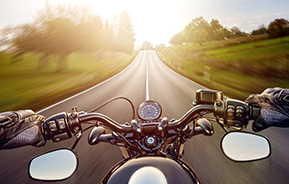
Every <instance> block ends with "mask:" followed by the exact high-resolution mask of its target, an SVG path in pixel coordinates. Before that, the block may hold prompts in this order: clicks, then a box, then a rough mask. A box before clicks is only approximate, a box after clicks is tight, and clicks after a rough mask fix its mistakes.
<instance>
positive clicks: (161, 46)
mask: <svg viewBox="0 0 289 184" xmlns="http://www.w3.org/2000/svg"><path fill="white" fill-rule="evenodd" d="M163 48H166V44H164V43H160V44H158V45H156V46H155V50H161V49H163Z"/></svg>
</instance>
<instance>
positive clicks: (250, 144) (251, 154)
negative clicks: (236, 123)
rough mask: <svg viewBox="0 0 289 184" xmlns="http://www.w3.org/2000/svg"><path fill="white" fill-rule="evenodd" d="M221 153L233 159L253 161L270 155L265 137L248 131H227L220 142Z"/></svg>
mask: <svg viewBox="0 0 289 184" xmlns="http://www.w3.org/2000/svg"><path fill="white" fill-rule="evenodd" d="M221 148H222V151H223V153H224V154H225V155H226V157H228V158H229V159H231V160H233V161H243V162H244V161H254V160H260V159H264V158H267V157H269V156H270V153H271V147H270V143H269V141H268V139H267V138H265V137H263V136H260V135H256V134H253V133H248V132H229V133H227V134H226V135H225V136H224V137H223V138H222V142H221Z"/></svg>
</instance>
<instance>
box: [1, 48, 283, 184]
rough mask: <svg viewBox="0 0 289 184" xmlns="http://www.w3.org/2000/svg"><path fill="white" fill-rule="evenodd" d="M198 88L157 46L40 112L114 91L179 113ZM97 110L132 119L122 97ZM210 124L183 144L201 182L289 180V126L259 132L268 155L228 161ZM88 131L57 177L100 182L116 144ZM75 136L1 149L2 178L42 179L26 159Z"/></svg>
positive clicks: (83, 104) (91, 102) (116, 154)
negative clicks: (64, 174) (207, 132)
mask: <svg viewBox="0 0 289 184" xmlns="http://www.w3.org/2000/svg"><path fill="white" fill-rule="evenodd" d="M199 88H203V87H202V86H200V85H198V84H196V83H194V82H192V81H190V80H188V79H186V78H184V77H182V76H180V75H178V74H176V73H174V72H172V71H171V70H170V69H168V68H167V67H166V66H165V65H164V64H163V63H162V62H161V61H160V60H159V58H158V56H157V54H156V52H155V51H141V52H140V53H139V54H138V55H137V57H136V59H135V60H134V62H133V63H132V64H131V65H130V66H129V67H128V68H126V69H125V70H124V71H123V72H121V73H120V74H118V75H117V76H115V77H113V78H111V79H109V80H108V81H106V82H104V83H101V84H100V85H97V86H95V87H94V88H93V89H90V90H87V91H86V92H83V93H81V94H79V95H76V96H74V97H72V98H69V99H67V100H64V101H62V102H60V103H58V104H55V105H53V106H52V107H48V108H47V109H44V110H42V111H40V112H39V113H40V114H42V115H44V116H46V117H48V116H50V115H53V114H55V113H58V112H62V111H67V112H70V111H71V107H73V106H77V107H78V109H79V110H84V111H88V110H90V109H92V108H93V107H96V106H97V105H99V104H100V103H102V102H104V101H106V100H108V99H110V98H112V97H116V96H125V97H128V98H129V99H131V100H132V101H133V103H134V105H135V106H136V107H137V105H139V104H140V103H141V102H143V101H145V100H146V99H150V100H156V101H158V102H159V103H160V104H161V105H162V108H163V116H166V117H168V118H169V119H171V118H175V119H177V118H180V117H181V116H182V115H183V114H184V113H185V112H186V111H187V110H189V109H190V108H191V107H192V102H193V101H194V99H195V91H196V90H197V89H199ZM98 112H101V113H104V114H106V115H108V116H109V117H111V118H113V119H114V120H116V121H118V122H122V123H124V122H126V121H130V120H131V117H132V111H131V108H130V106H129V104H128V103H127V102H125V101H123V100H119V101H116V102H113V103H111V104H110V105H108V106H106V107H104V108H102V109H101V110H99V111H98ZM214 129H215V134H214V135H213V136H211V137H206V136H203V135H198V136H196V137H193V138H192V139H191V140H189V141H188V142H187V143H186V145H185V156H184V160H185V161H186V162H187V163H188V164H189V165H190V166H191V167H192V168H194V169H195V171H196V173H197V174H198V176H199V177H200V179H201V182H202V183H204V184H211V183H230V184H231V183H238V184H239V183H244V184H245V183H246V184H248V183H252V184H253V183H254V184H256V183H257V184H258V183H268V184H271V183H284V184H285V183H288V180H289V175H288V173H289V129H286V128H270V129H268V130H265V131H263V132H262V134H263V135H266V136H267V137H268V138H269V139H270V141H271V146H272V154H271V157H269V158H268V159H265V160H260V161H256V162H247V163H236V162H232V161H230V160H228V159H227V158H226V157H225V156H224V155H223V154H222V152H221V149H220V140H221V138H222V136H223V135H224V131H223V130H222V129H221V128H220V127H219V126H218V125H217V124H216V123H214ZM248 131H250V129H248ZM87 134H88V132H86V133H84V135H83V138H82V139H81V141H80V143H79V144H78V146H77V147H76V149H75V152H76V153H77V155H78V158H79V166H78V170H77V171H76V173H75V174H74V175H73V176H72V177H71V178H70V179H68V180H65V181H61V182H57V183H59V184H62V183H100V181H101V178H102V177H103V176H104V175H105V173H106V172H107V171H108V170H109V168H110V167H112V166H113V165H114V164H116V163H117V162H118V161H119V160H121V158H122V156H121V154H120V151H119V148H117V147H116V146H112V145H109V144H104V143H100V144H98V145H95V146H90V145H89V144H88V143H87ZM73 141H74V139H69V140H65V141H62V142H59V143H52V142H51V141H49V142H47V144H46V146H44V147H41V148H35V147H31V146H27V147H23V148H17V149H14V150H1V151H0V183H33V184H34V183H45V182H39V181H33V180H31V179H29V177H28V164H29V161H30V159H31V158H32V157H34V156H36V155H38V154H40V153H43V152H46V151H49V150H53V149H57V148H61V147H68V148H69V147H71V146H72V144H73Z"/></svg>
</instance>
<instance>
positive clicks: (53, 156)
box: [29, 149, 78, 181]
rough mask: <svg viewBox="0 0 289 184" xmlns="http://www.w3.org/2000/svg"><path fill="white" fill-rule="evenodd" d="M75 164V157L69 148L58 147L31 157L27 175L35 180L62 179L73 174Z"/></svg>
mask: <svg viewBox="0 0 289 184" xmlns="http://www.w3.org/2000/svg"><path fill="white" fill-rule="evenodd" d="M77 165H78V160H77V157H76V156H75V154H74V153H73V152H72V151H71V150H68V149H59V150H55V151H51V152H48V153H44V154H42V155H40V156H37V157H35V158H33V159H32V160H31V161H30V164H29V175H30V177H31V178H33V179H36V180H46V181H57V180H64V179H67V178H69V177H70V176H72V175H73V174H74V172H75V171H76V168H77Z"/></svg>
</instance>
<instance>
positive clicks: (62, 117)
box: [43, 99, 260, 142]
mask: <svg viewBox="0 0 289 184" xmlns="http://www.w3.org/2000/svg"><path fill="white" fill-rule="evenodd" d="M232 109H233V110H232ZM231 111H232V112H231ZM202 112H213V113H214V116H215V117H216V118H223V119H224V120H227V119H228V121H226V122H225V125H227V126H234V124H236V122H239V124H240V125H242V126H243V125H244V124H246V122H247V121H248V120H250V119H256V118H257V117H258V116H259V114H260V108H256V107H252V106H249V105H248V104H246V103H244V102H242V101H238V100H233V99H230V100H227V101H217V102H215V103H214V104H199V105H195V106H194V107H193V108H191V109H190V110H189V111H188V112H187V113H186V114H184V115H183V116H182V117H181V118H180V119H178V120H175V121H170V122H167V121H164V122H165V124H166V125H164V126H166V127H165V128H166V129H168V130H171V129H177V128H181V127H183V126H185V125H186V124H188V123H189V122H191V121H192V120H193V119H194V118H195V117H196V116H197V115H198V114H201V113H202ZM232 113H233V114H232ZM91 120H94V121H100V122H102V123H104V124H105V125H106V126H108V127H109V128H110V129H111V130H112V131H115V132H119V133H132V132H135V131H138V130H137V128H136V127H133V126H132V125H125V124H120V123H118V122H116V121H115V120H113V119H111V118H109V117H107V116H105V115H103V114H101V113H79V114H76V113H75V112H73V113H71V114H68V113H65V112H63V113H59V114H56V115H54V116H51V117H50V118H48V119H46V121H45V122H44V124H43V135H44V136H45V137H46V139H52V140H53V141H55V142H57V141H60V140H63V139H67V138H70V137H71V133H73V134H74V135H75V136H76V137H78V136H81V135H82V133H81V123H84V122H87V121H91ZM162 126H163V125H162ZM162 128H164V127H162Z"/></svg>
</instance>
